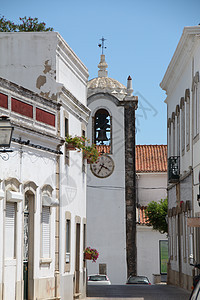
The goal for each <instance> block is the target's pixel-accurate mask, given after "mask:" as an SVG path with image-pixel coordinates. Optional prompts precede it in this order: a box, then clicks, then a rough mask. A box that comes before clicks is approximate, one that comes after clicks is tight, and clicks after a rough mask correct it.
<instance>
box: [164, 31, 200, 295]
mask: <svg viewBox="0 0 200 300" xmlns="http://www.w3.org/2000/svg"><path fill="white" fill-rule="evenodd" d="M199 34H200V27H199V26H194V27H185V28H184V30H183V34H182V36H181V38H180V41H179V43H178V46H177V48H176V50H175V53H174V55H173V57H172V59H171V62H170V64H169V66H168V69H167V71H166V73H165V75H164V78H163V80H162V82H161V84H160V86H161V88H162V89H163V90H165V91H166V94H167V97H166V100H165V102H166V103H167V108H168V116H167V118H168V120H167V122H168V200H169V212H168V218H169V245H170V246H169V265H168V281H169V283H172V284H176V285H179V286H181V287H184V288H186V289H190V287H191V286H192V276H193V275H194V273H195V271H194V270H193V267H192V266H191V265H190V264H193V263H195V262H197V263H199V261H200V251H199V226H200V224H197V223H194V222H195V219H193V218H194V217H199V214H200V207H199V202H198V201H197V199H198V198H197V195H199V172H200V169H199V163H200V159H199V150H200V140H199V130H200V129H199V118H200V115H199V109H200V108H199V99H200V83H199V69H200V40H199ZM188 218H190V221H192V224H193V225H192V226H188ZM197 222H198V220H197ZM196 226H197V227H196Z"/></svg>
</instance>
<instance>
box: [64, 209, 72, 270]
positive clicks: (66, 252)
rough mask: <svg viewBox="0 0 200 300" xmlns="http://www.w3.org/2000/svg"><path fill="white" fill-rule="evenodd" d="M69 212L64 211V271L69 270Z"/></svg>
mask: <svg viewBox="0 0 200 300" xmlns="http://www.w3.org/2000/svg"><path fill="white" fill-rule="evenodd" d="M70 249H71V213H70V212H65V255H64V262H65V268H64V269H65V272H69V271H70V260H71V258H70V253H71V250H70Z"/></svg>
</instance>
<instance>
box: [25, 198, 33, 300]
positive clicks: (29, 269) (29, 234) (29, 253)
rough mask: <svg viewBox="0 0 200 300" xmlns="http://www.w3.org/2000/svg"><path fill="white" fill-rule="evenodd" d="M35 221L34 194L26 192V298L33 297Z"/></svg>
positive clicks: (29, 299) (26, 299)
mask: <svg viewBox="0 0 200 300" xmlns="http://www.w3.org/2000/svg"><path fill="white" fill-rule="evenodd" d="M33 232H34V223H33V195H32V194H31V193H26V194H25V205H24V258H23V281H24V300H31V299H33V249H34V243H33V241H34V238H33Z"/></svg>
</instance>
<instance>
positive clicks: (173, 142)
mask: <svg viewBox="0 0 200 300" xmlns="http://www.w3.org/2000/svg"><path fill="white" fill-rule="evenodd" d="M172 124H173V136H172V155H173V156H175V116H174V118H173V123H172Z"/></svg>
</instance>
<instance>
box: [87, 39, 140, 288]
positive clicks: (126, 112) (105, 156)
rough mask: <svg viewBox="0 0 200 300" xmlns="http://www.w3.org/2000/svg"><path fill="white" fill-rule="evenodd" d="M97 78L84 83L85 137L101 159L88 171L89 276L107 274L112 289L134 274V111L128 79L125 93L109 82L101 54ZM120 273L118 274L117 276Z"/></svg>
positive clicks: (124, 87)
mask: <svg viewBox="0 0 200 300" xmlns="http://www.w3.org/2000/svg"><path fill="white" fill-rule="evenodd" d="M104 41H105V39H104V40H103V38H102V44H100V45H101V47H102V54H101V57H100V63H99V64H98V68H99V71H98V77H96V78H94V79H92V80H90V81H89V82H88V107H89V108H90V110H91V115H90V119H89V122H88V129H87V137H88V138H89V139H90V140H91V141H93V143H94V144H96V147H97V149H98V150H99V151H100V152H101V153H102V155H101V156H100V158H99V160H98V161H97V163H95V164H91V165H88V171H87V245H88V246H90V247H93V248H96V249H97V250H98V251H99V258H98V260H97V262H96V263H95V264H92V263H91V262H90V261H88V263H87V268H88V275H89V274H95V273H97V274H98V273H101V272H103V273H105V274H107V275H108V277H109V278H110V280H111V282H112V284H124V283H125V282H126V279H127V276H128V275H129V274H130V273H132V274H136V273H137V266H136V261H137V251H136V188H135V185H136V179H135V110H136V109H137V103H138V99H137V97H136V96H133V89H132V79H131V77H130V76H129V77H128V80H127V87H126V86H124V85H123V84H121V83H120V82H119V81H117V80H115V79H112V78H109V77H108V71H107V68H108V65H107V63H106V60H105V55H104V54H103V49H104V48H105V47H104ZM119 270H120V272H119Z"/></svg>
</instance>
